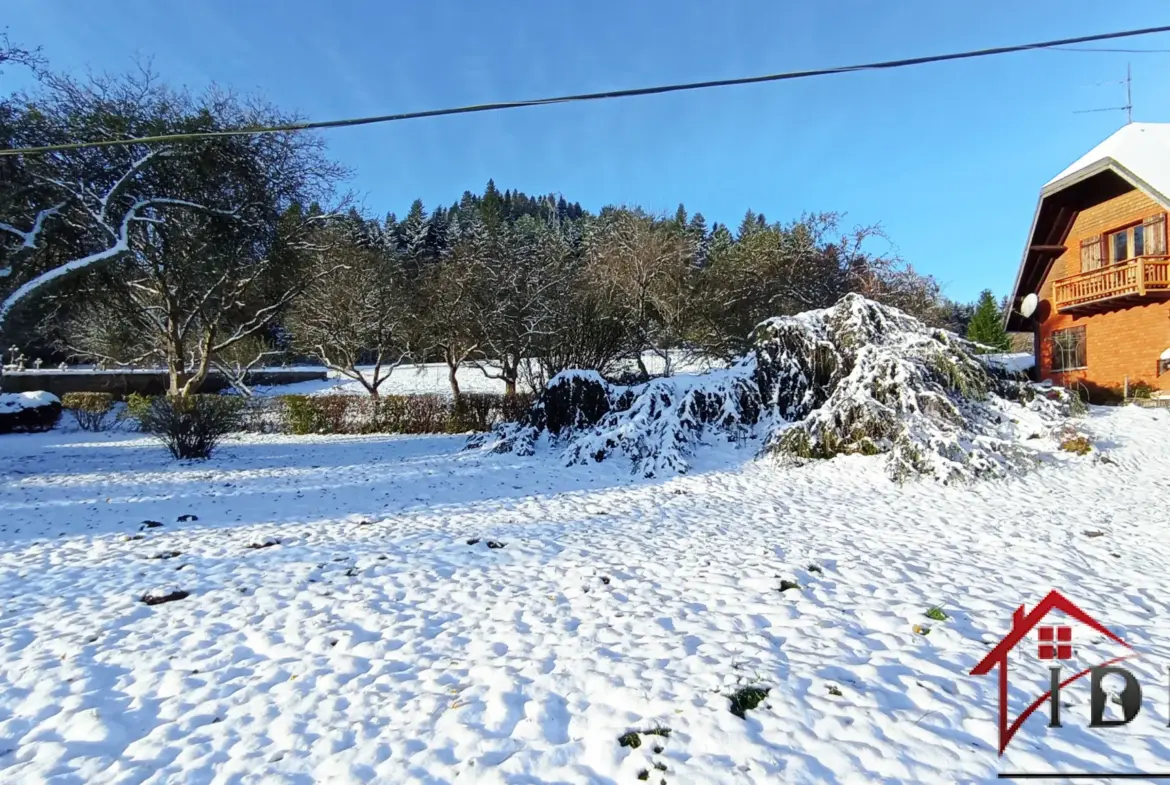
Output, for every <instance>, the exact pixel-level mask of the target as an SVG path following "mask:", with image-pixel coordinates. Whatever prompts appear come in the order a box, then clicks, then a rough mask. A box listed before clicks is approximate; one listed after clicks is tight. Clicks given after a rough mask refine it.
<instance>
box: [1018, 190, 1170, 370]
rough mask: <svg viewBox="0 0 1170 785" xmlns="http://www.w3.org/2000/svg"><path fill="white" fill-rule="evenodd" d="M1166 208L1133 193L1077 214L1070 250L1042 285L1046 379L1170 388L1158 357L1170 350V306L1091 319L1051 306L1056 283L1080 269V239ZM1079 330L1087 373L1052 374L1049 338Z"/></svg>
mask: <svg viewBox="0 0 1170 785" xmlns="http://www.w3.org/2000/svg"><path fill="white" fill-rule="evenodd" d="M1162 210H1163V208H1162V207H1161V205H1159V204H1158V203H1157V202H1155V201H1154V200H1153V199H1151V198H1150V197H1148V196H1146V195H1145V194H1144V193H1142V192H1141V191H1138V190H1133V191H1130V192H1128V193H1125V194H1122V195H1121V196H1118V197H1116V198H1114V199H1111V200H1109V201H1107V202H1102V203H1101V204H1099V205H1096V206H1094V207H1090V208H1088V209H1086V210H1082V211H1081V212H1080V214H1079V215H1078V216H1077V218H1076V220H1075V221H1074V222H1073V226H1072V230H1071V231H1070V232H1069V236H1068V239H1067V240H1066V241H1065V245H1066V246H1067V247H1068V250H1067V251H1065V252H1064V254H1062V255H1061V256H1060V257H1059V258H1058V259H1057V260H1056V261H1055V262H1054V263H1053V265H1052V269H1051V270H1050V271H1049V273H1048V276H1047V277H1046V278H1045V279H1044V283H1043V284H1042V285H1041V287H1040V292H1039V295H1040V302H1041V303H1042V305H1041V312H1042V313H1043V312H1047V313H1049V314H1050V315H1049V316H1048V318H1047V319H1046V320H1045V321H1044V322H1043V324H1041V325H1040V375H1041V377H1042V378H1048V379H1052V380H1053V381H1054V382H1056V383H1058V384H1061V383H1067V382H1071V381H1073V380H1076V381H1085V382H1092V383H1093V384H1097V385H1100V386H1102V387H1116V388H1121V386H1122V385H1123V384H1124V382H1125V379H1126V377H1128V378H1129V381H1130V383H1131V384H1132V383H1133V382H1136V381H1144V382H1147V383H1149V384H1151V385H1153V386H1155V387H1158V388H1160V389H1163V390H1170V374H1162V375H1159V374H1158V356H1159V355H1160V354H1161V353H1162V352H1163V351H1165V350H1166V349H1167V348H1170V302H1167V301H1153V302H1149V303H1146V304H1143V305H1138V306H1132V307H1129V308H1119V309H1117V310H1114V311H1107V312H1105V313H1096V314H1092V315H1089V316H1075V315H1072V314H1061V313H1056V310H1055V307H1054V306H1053V302H1052V282H1053V281H1055V280H1057V279H1059V278H1064V277H1065V276H1069V275H1076V274H1077V273H1079V272H1080V271H1081V240H1083V239H1085V238H1087V237H1091V236H1093V235H1097V234H1103V233H1105V232H1108V231H1110V230H1113V229H1116V228H1119V227H1121V226H1125V225H1126V224H1132V223H1135V222H1138V221H1141V220H1142V219H1144V218H1147V217H1149V216H1151V215H1154V214H1156V213H1158V212H1161V211H1162ZM1079 326H1084V328H1085V343H1086V352H1085V359H1086V363H1087V367H1086V369H1085V370H1084V371H1077V372H1069V373H1059V372H1058V373H1056V374H1053V373H1052V371H1051V366H1052V357H1051V346H1050V343H1049V338H1050V337H1051V335H1052V333H1053V332H1054V331H1056V330H1063V329H1065V328H1068V327H1079Z"/></svg>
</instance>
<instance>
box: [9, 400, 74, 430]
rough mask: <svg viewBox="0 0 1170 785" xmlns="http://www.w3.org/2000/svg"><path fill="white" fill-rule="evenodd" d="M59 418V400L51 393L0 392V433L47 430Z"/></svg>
mask: <svg viewBox="0 0 1170 785" xmlns="http://www.w3.org/2000/svg"><path fill="white" fill-rule="evenodd" d="M59 419H61V401H60V400H58V399H57V396H55V395H53V394H52V393H49V392H24V393H0V433H36V432H39V431H47V430H49V429H51V428H52V427H53V426H54V425H56V424H57V421H58V420H59Z"/></svg>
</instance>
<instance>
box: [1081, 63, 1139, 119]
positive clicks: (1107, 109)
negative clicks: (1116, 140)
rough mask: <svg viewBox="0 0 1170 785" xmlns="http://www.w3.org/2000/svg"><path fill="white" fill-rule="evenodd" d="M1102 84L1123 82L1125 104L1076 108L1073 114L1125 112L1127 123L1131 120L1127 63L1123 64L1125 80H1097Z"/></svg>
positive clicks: (1131, 91) (1129, 78) (1130, 71)
mask: <svg viewBox="0 0 1170 785" xmlns="http://www.w3.org/2000/svg"><path fill="white" fill-rule="evenodd" d="M1103 84H1124V85H1125V106H1106V107H1103V108H1101V109H1077V110H1075V111H1074V112H1073V114H1088V113H1090V112H1125V124H1126V125H1129V124H1130V123H1132V122H1133V73H1132V70H1131V66H1130V64H1129V63H1126V64H1125V81H1124V82H1122V81H1117V82H1098V83H1097V85H1103ZM1097 85H1094V86H1097Z"/></svg>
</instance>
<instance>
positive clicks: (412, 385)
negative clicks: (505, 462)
mask: <svg viewBox="0 0 1170 785" xmlns="http://www.w3.org/2000/svg"><path fill="white" fill-rule="evenodd" d="M671 361H672V363H673V364H674V368H673V372H675V373H694V372H697V371H702V370H707V369H708V368H711V367H715V366H716V365H718V363H717V362H716V361H714V360H695V359H691V358H686V357H683V356H682V355H678V356H673V355H672V358H671ZM642 362H643V363H645V365H646V369H647V370H648V371H649V372H650V373H652V374H659V373H662V370H663V365H664V363H663V362H662V358H661V357H659V356H658V355H655V354H651V353H649V352H647V353H646V354H645V355H643V357H642ZM635 367H636V366H635V365H634V363H633V362H631V363H630V368H631V370H633V369H634V368H635ZM359 370H360V371H361V372H362V375H363V376H365V377H366V378H367V379H369V378H371V376H372V373H373V369H372V368H371V367H365V368H361V369H359ZM383 373H385V371H383ZM448 373H449V369H448V368H447V366H446V365H445V364H444V363H427V364H425V365H403V366H401V367H399V368H395V369H394V371H393V372H392V373H391V374H390V377H389V378H388V379H386V381H385V382H383V383H382V386H381V388H380V390H379V392H381V393H382V394H383V395H426V394H431V393H438V394H440V395H449V394H450V393H451V383H450V381H449V379H448ZM488 373H491V374H493V376H488V375H487V374H485V373H484V372H483V371H482V370H480V369H479V368H477V367H476V366H474V365H464V366H461V367H460V368H459V370H458V371H456V373H455V378H456V380H457V381H458V382H459V390H460V392H466V393H497V394H503V392H504V383H503V382H502V381H500V380H499V379H497V378H493V377H494V375H496V374H497V373H498V372H497V371H496V370H495V369H491V368H489V369H488ZM520 386H521V387H522V388H523V387H524V385H523V384H521V385H520ZM256 393H257V394H259V395H332V394H336V393H342V394H355V395H365V394H366V389H365V387H363V386H362V385H360V384H358V383H357V382H356V381H354V380H352V379H349V378H346V377H345V376H342V375H341V374H338V373H337V372H335V371H330V372H329V375H328V378H327V379H325V380H323V381H313V382H298V383H297V384H282V385H278V386H273V387H262V388H257V390H256Z"/></svg>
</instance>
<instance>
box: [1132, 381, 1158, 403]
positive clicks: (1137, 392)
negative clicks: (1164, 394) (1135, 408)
mask: <svg viewBox="0 0 1170 785" xmlns="http://www.w3.org/2000/svg"><path fill="white" fill-rule="evenodd" d="M1156 392H1158V388H1157V387H1155V386H1154V385H1152V384H1150V383H1149V382H1134V383H1133V384H1131V385H1130V386H1129V397H1130V398H1138V399H1141V400H1149V399H1150V398H1153V397H1154V393H1156Z"/></svg>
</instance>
